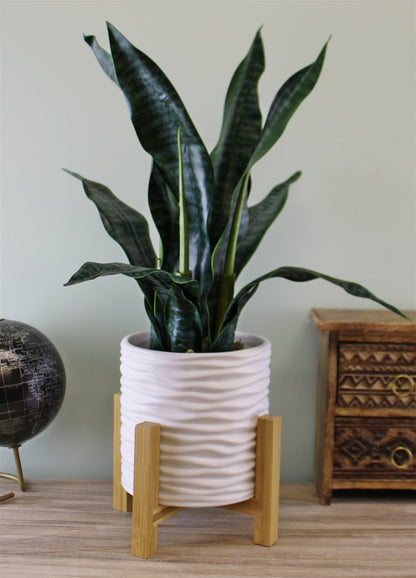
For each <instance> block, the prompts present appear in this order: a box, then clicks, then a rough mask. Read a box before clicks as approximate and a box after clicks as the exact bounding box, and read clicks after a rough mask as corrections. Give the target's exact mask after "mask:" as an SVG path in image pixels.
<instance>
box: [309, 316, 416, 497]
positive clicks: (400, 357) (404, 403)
mask: <svg viewBox="0 0 416 578" xmlns="http://www.w3.org/2000/svg"><path fill="white" fill-rule="evenodd" d="M310 314H311V318H312V320H313V322H314V323H315V325H316V326H317V327H318V329H319V368H318V400H317V420H316V444H315V481H316V486H317V489H318V493H319V496H320V499H321V503H322V504H329V503H330V501H331V495H332V490H334V489H348V488H367V489H371V488H374V489H413V490H414V489H416V385H415V383H416V312H406V314H407V315H408V316H409V317H410V318H411V319H412V321H407V320H405V319H402V318H400V317H398V316H396V315H394V314H393V313H390V312H388V311H384V310H381V311H373V310H346V309H312V310H311V312H310Z"/></svg>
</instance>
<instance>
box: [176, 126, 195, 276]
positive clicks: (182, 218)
mask: <svg viewBox="0 0 416 578" xmlns="http://www.w3.org/2000/svg"><path fill="white" fill-rule="evenodd" d="M177 138H178V159H179V275H181V276H183V277H192V273H191V271H189V232H188V215H187V213H186V199H185V187H184V177H183V157H182V145H181V129H180V128H179V127H178V136H177Z"/></svg>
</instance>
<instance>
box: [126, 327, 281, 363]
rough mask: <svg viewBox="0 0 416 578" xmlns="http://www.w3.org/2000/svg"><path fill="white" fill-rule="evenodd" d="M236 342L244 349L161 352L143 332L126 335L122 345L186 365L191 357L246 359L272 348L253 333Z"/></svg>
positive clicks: (243, 335) (195, 358)
mask: <svg viewBox="0 0 416 578" xmlns="http://www.w3.org/2000/svg"><path fill="white" fill-rule="evenodd" d="M235 339H236V341H240V340H242V341H243V343H244V348H243V349H233V350H231V351H218V352H217V351H212V352H210V351H208V352H206V353H195V352H192V353H177V352H173V351H159V350H154V349H149V344H150V331H141V332H139V333H132V334H130V335H126V337H124V338H123V339H122V341H121V345H122V347H124V348H131V349H132V350H136V349H137V348H139V349H144V350H146V352H147V353H146V354H147V355H154V356H155V357H157V358H159V359H160V357H161V356H165V355H166V356H167V357H169V359H170V360H174V359H175V358H176V359H178V360H179V359H180V360H181V362H185V363H186V361H185V360H186V359H187V357H188V356H189V359H190V360H191V359H192V360H194V361H195V360H197V359H198V360H201V361H202V360H203V359H207V356H209V355H211V354H213V355H216V356H219V357H221V356H224V357H228V356H229V355H230V354H231V355H232V356H233V357H234V356H235V357H244V358H246V357H247V355H250V352H252V353H253V354H257V353H258V351H259V349H261V348H264V349H268V348H270V347H271V342H270V340H269V339H267V337H263V336H261V335H254V334H252V333H244V332H240V331H238V332H236V334H235Z"/></svg>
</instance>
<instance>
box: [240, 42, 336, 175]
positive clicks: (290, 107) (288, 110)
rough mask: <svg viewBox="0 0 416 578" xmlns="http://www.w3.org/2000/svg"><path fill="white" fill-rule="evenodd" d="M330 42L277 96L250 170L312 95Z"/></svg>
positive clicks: (288, 81)
mask: <svg viewBox="0 0 416 578" xmlns="http://www.w3.org/2000/svg"><path fill="white" fill-rule="evenodd" d="M328 42H329V41H328ZM328 42H327V43H326V44H325V46H324V47H323V48H322V50H321V52H320V53H319V56H318V58H317V59H316V60H315V62H313V63H312V64H310V65H309V66H306V67H305V68H302V70H299V71H298V72H296V74H294V75H293V76H291V77H290V78H289V80H287V81H286V82H285V84H284V85H283V86H282V88H281V89H280V90H279V92H278V93H277V94H276V96H275V98H274V100H273V102H272V105H271V107H270V110H269V114H268V116H267V119H266V122H265V124H264V127H263V130H262V133H261V137H260V140H259V143H258V145H257V147H256V150H255V151H254V154H253V156H252V158H251V159H250V163H249V166H250V168H251V167H252V166H253V165H254V164H255V163H256V162H257V161H258V160H260V159H261V158H262V157H263V156H264V155H265V154H266V153H267V152H268V151H269V150H270V149H271V148H272V147H273V146H274V144H275V143H276V142H277V141H278V139H279V138H280V137H281V136H282V134H283V131H284V130H285V128H286V126H287V124H288V122H289V120H290V119H291V118H292V116H293V114H294V113H295V111H296V109H297V108H298V107H299V105H300V104H301V103H302V102H303V101H304V100H305V98H306V97H307V96H308V95H309V94H310V93H311V91H312V89H313V88H314V86H315V84H316V83H317V81H318V78H319V75H320V73H321V70H322V66H323V63H324V59H325V52H326V48H327V46H328Z"/></svg>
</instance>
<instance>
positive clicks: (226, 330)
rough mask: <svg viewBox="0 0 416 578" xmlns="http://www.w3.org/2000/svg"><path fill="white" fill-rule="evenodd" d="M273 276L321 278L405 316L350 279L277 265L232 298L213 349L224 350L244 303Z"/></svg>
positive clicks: (233, 331) (300, 281)
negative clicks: (263, 282) (277, 266)
mask: <svg viewBox="0 0 416 578" xmlns="http://www.w3.org/2000/svg"><path fill="white" fill-rule="evenodd" d="M273 277H281V278H283V279H287V280H289V281H296V282H298V283H303V282H305V281H313V280H315V279H323V280H324V281H328V282H329V283H332V284H334V285H337V286H338V287H341V288H342V289H344V291H346V292H347V293H349V294H350V295H353V296H354V297H362V298H364V299H370V300H371V301H374V302H376V303H378V304H379V305H382V306H383V307H385V308H386V309H389V310H390V311H393V313H397V315H400V316H401V317H406V316H405V315H404V314H403V313H402V312H401V311H400V310H399V309H397V307H394V305H390V304H389V303H387V302H386V301H383V300H382V299H380V298H379V297H377V296H376V295H374V294H373V293H371V291H369V290H368V289H366V288H365V287H363V286H362V285H360V284H358V283H354V282H352V281H344V280H342V279H337V278H336V277H330V276H329V275H325V274H323V273H318V272H317V271H312V270H311V269H304V268H302V267H279V268H278V269H274V270H273V271H270V272H269V273H266V274H265V275H262V276H261V277H258V278H257V279H255V280H254V281H252V282H251V283H248V284H247V285H246V286H245V287H243V288H242V289H241V291H240V292H239V293H238V295H237V296H236V297H235V298H234V299H233V301H232V302H231V305H230V307H229V308H228V311H227V314H226V316H225V320H224V324H223V328H222V330H221V332H220V333H219V335H218V337H217V339H216V340H215V342H214V343H213V345H212V350H213V351H224V350H225V349H223V347H228V346H229V344H230V342H231V345H232V342H233V340H234V333H235V329H236V326H237V322H238V318H239V316H240V313H241V311H242V309H243V307H244V306H245V305H246V303H247V302H248V300H249V299H251V297H252V296H253V295H254V293H255V292H256V291H257V289H258V287H259V285H260V283H261V282H262V281H265V280H266V279H272V278H273Z"/></svg>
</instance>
